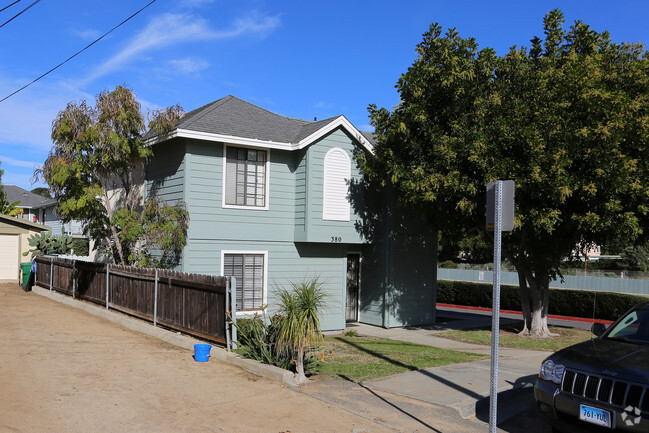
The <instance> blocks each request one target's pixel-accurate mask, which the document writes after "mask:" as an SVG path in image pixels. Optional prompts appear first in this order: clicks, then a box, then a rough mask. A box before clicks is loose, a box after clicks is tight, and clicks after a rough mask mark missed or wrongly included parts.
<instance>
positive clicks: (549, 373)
mask: <svg viewBox="0 0 649 433" xmlns="http://www.w3.org/2000/svg"><path fill="white" fill-rule="evenodd" d="M565 371H566V368H565V367H564V366H563V364H555V363H554V361H552V360H551V359H548V360H547V361H545V362H544V363H543V364H542V365H541V374H540V376H541V378H542V379H544V380H547V381H549V382H554V383H556V384H557V385H559V384H561V381H562V380H563V373H564V372H565Z"/></svg>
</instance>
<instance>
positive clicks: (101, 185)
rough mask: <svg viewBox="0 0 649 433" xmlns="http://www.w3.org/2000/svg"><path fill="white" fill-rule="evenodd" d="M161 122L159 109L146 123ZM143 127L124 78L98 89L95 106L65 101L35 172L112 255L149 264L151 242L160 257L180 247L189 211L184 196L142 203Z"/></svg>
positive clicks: (67, 216)
mask: <svg viewBox="0 0 649 433" xmlns="http://www.w3.org/2000/svg"><path fill="white" fill-rule="evenodd" d="M158 123H160V122H159V121H158V120H157V117H156V119H154V120H153V122H152V124H151V125H150V126H153V127H157V124H158ZM144 127H145V126H144V118H143V116H142V114H141V113H140V104H139V103H138V102H137V100H136V99H135V95H134V94H133V92H132V91H131V90H130V89H129V88H127V87H125V86H117V87H116V88H115V89H114V90H113V91H108V90H106V91H103V92H101V93H100V94H99V95H98V96H97V98H96V103H95V106H94V107H93V106H89V105H88V104H87V103H86V101H82V102H81V103H75V102H70V103H68V105H67V107H66V108H65V110H63V111H60V112H59V113H58V115H57V117H56V119H54V121H53V122H52V141H53V142H54V146H53V147H52V149H51V151H50V154H49V156H48V158H47V160H46V161H45V163H44V165H43V167H42V168H40V169H38V170H37V171H36V175H37V176H42V177H43V179H44V180H45V181H46V182H47V183H48V184H49V186H50V190H51V191H52V192H53V193H54V197H55V198H56V199H57V201H58V206H57V210H58V213H59V214H60V215H61V216H62V219H63V220H65V221H69V220H72V219H76V220H80V221H83V222H84V227H85V230H86V232H87V234H88V235H89V236H90V237H91V238H92V239H94V240H95V241H97V244H100V245H102V244H103V245H104V246H105V247H106V251H107V253H108V254H110V255H111V256H112V257H113V260H114V262H116V263H122V264H134V263H139V264H150V263H149V262H150V260H149V258H150V257H151V254H150V252H151V251H150V250H151V247H153V248H155V249H157V250H158V253H162V259H160V260H158V261H157V262H156V263H154V264H157V265H161V264H164V263H165V254H167V255H168V254H169V253H170V252H171V250H174V249H175V250H176V251H178V250H182V248H183V246H184V233H185V232H186V230H187V224H188V218H189V215H188V213H187V211H186V210H185V209H184V208H183V204H182V203H178V204H177V205H176V206H173V207H172V206H168V205H167V204H166V203H163V202H161V201H160V199H155V198H154V199H152V200H154V201H155V202H154V204H150V203H146V204H144V203H143V198H142V197H141V188H140V186H141V182H142V179H137V175H138V173H140V174H141V173H142V170H138V168H141V167H142V164H143V163H144V161H145V159H146V158H147V157H149V156H151V150H150V148H149V147H147V146H146V145H145V142H144V140H143V138H142V133H143V132H144ZM147 209H149V210H150V211H145V210H147ZM154 210H155V211H154ZM170 215H171V216H173V218H168V217H169V216H170ZM152 230H153V231H154V232H155V236H153V235H151V231H152ZM145 239H146V240H149V241H150V242H148V243H146V242H144V241H145ZM168 239H171V242H168V241H167V240H168Z"/></svg>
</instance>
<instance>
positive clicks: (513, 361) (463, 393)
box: [352, 315, 550, 422]
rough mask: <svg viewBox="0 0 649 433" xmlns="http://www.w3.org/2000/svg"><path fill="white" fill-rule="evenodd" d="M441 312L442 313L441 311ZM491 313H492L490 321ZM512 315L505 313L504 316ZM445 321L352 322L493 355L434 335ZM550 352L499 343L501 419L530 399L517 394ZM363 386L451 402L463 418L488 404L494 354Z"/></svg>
mask: <svg viewBox="0 0 649 433" xmlns="http://www.w3.org/2000/svg"><path fill="white" fill-rule="evenodd" d="M441 316H442V318H443V317H444V316H443V315H441ZM476 316H479V315H468V317H467V318H466V319H465V320H463V321H459V322H458V321H457V320H454V321H453V322H448V324H449V325H451V324H452V328H455V329H458V327H463V328H464V329H470V328H475V327H479V326H487V324H485V323H483V322H484V318H482V317H476ZM490 320H491V318H490V317H489V318H488V324H490V323H491V322H490ZM507 321H508V320H507V319H505V322H507ZM450 328H451V326H449V327H445V326H444V324H443V323H440V324H437V325H433V326H430V327H417V328H392V329H383V328H378V327H374V326H370V325H363V324H358V325H353V327H352V329H354V330H356V331H357V332H358V333H359V334H361V335H368V336H373V337H382V338H390V339H395V340H401V341H408V342H412V343H418V344H425V345H428V346H434V347H440V348H444V349H449V350H458V351H462V352H473V353H481V354H486V355H490V354H491V347H490V346H483V345H476V344H469V343H462V342H458V341H453V340H448V339H446V338H440V337H436V336H435V335H434V334H435V333H436V332H441V331H444V330H446V329H450ZM549 354H550V353H549V352H541V351H533V350H523V349H511V348H505V347H500V348H499V362H498V364H499V366H498V394H499V396H498V400H499V405H498V420H499V422H502V421H504V420H506V419H508V418H510V417H511V416H514V415H516V414H518V413H519V412H522V411H523V410H525V409H526V408H527V406H528V405H529V401H528V400H526V399H521V398H519V397H521V396H525V395H526V394H531V392H532V387H533V386H534V381H535V380H536V376H537V375H538V372H539V367H540V366H541V362H542V361H543V359H545V357H547V356H548V355H549ZM363 386H365V387H367V388H369V389H372V390H376V391H383V392H390V393H393V394H397V395H401V396H404V397H409V398H413V399H416V400H420V401H424V402H427V403H432V404H438V405H442V406H446V407H450V408H453V409H455V410H457V411H458V412H459V414H460V415H461V416H462V417H463V418H470V417H473V416H476V415H477V414H478V412H479V411H480V410H483V411H484V410H485V409H486V410H488V409H489V402H488V399H489V394H490V389H491V359H485V360H482V361H475V362H470V363H465V364H453V365H447V366H442V367H434V368H427V369H423V370H418V371H411V372H407V373H401V374H397V375H394V376H388V377H384V378H379V379H374V380H370V381H367V382H364V383H363Z"/></svg>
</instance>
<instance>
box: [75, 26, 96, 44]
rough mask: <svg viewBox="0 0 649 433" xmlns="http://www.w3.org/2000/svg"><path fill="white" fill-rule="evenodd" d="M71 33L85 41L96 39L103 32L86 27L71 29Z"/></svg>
mask: <svg viewBox="0 0 649 433" xmlns="http://www.w3.org/2000/svg"><path fill="white" fill-rule="evenodd" d="M70 33H72V34H73V35H75V36H77V37H79V38H81V39H83V40H84V41H94V40H95V39H97V38H99V37H100V36H101V32H100V31H99V30H92V29H85V30H78V29H71V30H70Z"/></svg>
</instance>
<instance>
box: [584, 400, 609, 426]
mask: <svg viewBox="0 0 649 433" xmlns="http://www.w3.org/2000/svg"><path fill="white" fill-rule="evenodd" d="M579 419H580V420H582V421H586V422H589V423H592V424H597V425H601V426H604V427H608V428H611V413H610V412H608V411H606V410H602V409H597V408H595V407H590V406H586V405H585V404H581V405H579Z"/></svg>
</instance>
